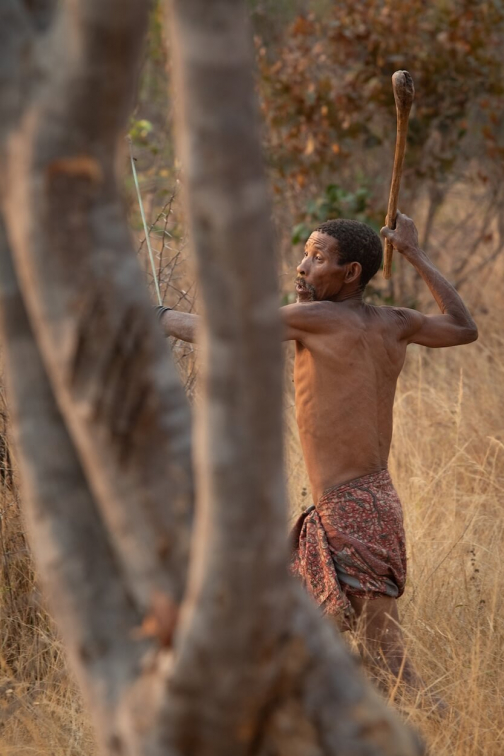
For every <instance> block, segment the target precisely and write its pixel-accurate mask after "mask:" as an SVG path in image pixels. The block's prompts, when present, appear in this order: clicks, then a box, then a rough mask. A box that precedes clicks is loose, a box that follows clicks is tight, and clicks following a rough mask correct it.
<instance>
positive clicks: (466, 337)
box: [460, 323, 478, 344]
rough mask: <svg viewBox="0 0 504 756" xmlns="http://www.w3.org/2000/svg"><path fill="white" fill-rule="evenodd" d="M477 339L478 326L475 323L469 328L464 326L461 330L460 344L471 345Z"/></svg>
mask: <svg viewBox="0 0 504 756" xmlns="http://www.w3.org/2000/svg"><path fill="white" fill-rule="evenodd" d="M477 338H478V326H477V325H476V323H472V324H471V325H470V326H466V327H465V328H463V329H462V333H461V340H460V343H461V344H472V343H473V341H476V340H477Z"/></svg>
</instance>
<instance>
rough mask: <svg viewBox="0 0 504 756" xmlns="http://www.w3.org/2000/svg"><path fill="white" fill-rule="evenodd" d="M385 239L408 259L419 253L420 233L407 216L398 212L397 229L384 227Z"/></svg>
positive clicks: (382, 232) (382, 231)
mask: <svg viewBox="0 0 504 756" xmlns="http://www.w3.org/2000/svg"><path fill="white" fill-rule="evenodd" d="M380 234H381V236H383V238H384V239H388V240H389V241H391V242H392V245H393V246H394V249H397V251H398V252H400V253H401V254H402V255H404V256H405V257H406V258H410V257H411V256H414V255H415V253H416V252H418V250H419V247H418V231H417V229H416V226H415V224H414V223H413V221H412V220H411V218H408V216H407V215H403V214H402V213H400V212H399V210H398V211H397V217H396V227H395V229H391V228H388V226H384V227H383V228H382V230H381V231H380Z"/></svg>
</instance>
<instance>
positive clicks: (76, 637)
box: [0, 0, 420, 756]
mask: <svg viewBox="0 0 504 756" xmlns="http://www.w3.org/2000/svg"><path fill="white" fill-rule="evenodd" d="M245 6H246V4H245V2H241V3H240V2H237V0H213V2H211V3H208V0H174V2H172V6H171V7H172V16H173V17H172V31H173V48H174V62H175V69H176V77H177V93H178V98H179V113H180V124H179V130H178V133H179V150H180V155H181V157H182V161H183V165H184V170H185V175H186V184H187V190H188V207H189V215H190V223H191V229H192V234H193V239H194V247H195V253H196V258H197V263H198V271H199V278H200V284H201V290H202V295H203V301H204V308H205V328H204V333H203V362H204V367H203V402H202V407H201V410H200V411H199V414H198V417H197V421H196V427H197V432H196V473H197V483H198V486H197V490H198V507H197V521H196V528H195V534H194V537H193V540H192V549H191V556H192V558H191V564H190V579H189V585H188V589H187V592H186V597H185V601H184V604H183V607H182V618H181V621H180V622H179V624H178V627H177V632H176V636H175V642H174V645H173V647H172V648H169V647H168V646H169V644H170V642H171V634H172V631H173V626H174V624H175V620H176V618H177V607H178V605H179V603H180V601H181V598H182V596H183V593H184V587H185V575H186V565H187V555H188V544H189V525H190V513H191V504H192V486H193V482H192V470H191V446H190V432H189V414H188V408H187V403H186V401H185V397H184V396H183V392H182V389H181V386H180V384H179V381H178V378H177V376H176V373H175V370H174V367H173V363H172V361H171V360H170V359H169V356H168V355H167V354H166V350H165V347H164V346H163V342H162V339H161V335H160V333H158V332H157V329H156V325H155V321H154V318H153V316H152V313H151V311H150V305H149V301H148V298H147V294H146V293H145V287H144V286H143V282H142V279H141V273H140V270H139V267H138V265H137V262H136V259H135V255H134V251H133V249H132V246H131V242H130V239H129V235H128V232H127V228H126V225H125V222H124V218H123V213H122V209H121V203H120V199H119V194H118V190H117V186H116V177H115V170H114V161H115V155H116V151H117V144H118V140H119V139H120V136H121V132H122V129H123V128H124V120H125V117H126V115H127V112H128V108H129V106H130V103H131V94H132V87H133V81H134V74H135V71H136V67H137V64H138V59H139V54H140V51H141V42H142V38H143V34H144V30H145V27H146V19H147V12H148V6H147V4H146V3H145V2H144V0H129V2H128V3H126V4H125V3H123V2H120V1H119V0H68V2H67V3H65V4H61V5H60V4H58V5H57V11H55V10H54V9H52V7H51V4H50V3H46V4H44V3H43V2H41V3H39V4H35V5H34V6H33V7H34V8H35V9H36V12H35V11H33V10H31V11H30V12H28V11H27V10H26V8H25V4H24V3H22V2H16V0H6V2H5V3H4V4H3V5H2V7H1V9H0V30H3V32H4V33H5V30H6V29H7V30H8V34H7V38H6V39H5V40H3V41H4V42H5V44H4V45H3V46H2V45H0V103H2V105H1V106H0V108H1V109H2V110H3V104H4V103H8V104H9V107H10V109H8V110H6V112H5V113H4V112H2V113H0V115H2V117H4V118H3V120H2V119H0V124H1V125H0V128H1V129H2V131H1V132H0V135H1V137H2V143H3V147H2V148H1V149H2V156H3V157H4V165H5V166H6V170H5V172H4V174H3V176H2V184H1V193H2V194H1V211H2V216H3V219H4V222H5V229H6V232H5V233H4V229H3V226H2V228H1V229H0V262H1V265H2V269H1V271H0V273H1V310H2V317H1V323H2V334H3V340H4V344H5V346H6V348H7V350H8V360H7V364H8V373H9V391H10V397H11V401H12V403H13V405H14V407H15V423H16V428H17V438H18V444H19V450H20V455H21V465H22V471H23V479H24V481H25V489H24V496H25V507H26V512H27V517H28V521H29V523H30V533H31V540H32V544H33V548H34V552H35V555H36V557H37V564H38V567H39V570H40V572H41V575H42V578H43V580H44V582H45V585H46V591H47V592H48V594H49V597H50V599H51V606H52V610H53V612H54V616H55V618H56V621H57V622H58V624H59V626H60V628H61V632H62V635H63V638H64V640H65V643H66V645H67V647H68V649H69V651H70V660H71V662H72V664H73V667H74V669H75V671H76V673H77V675H78V679H79V681H80V684H81V686H82V688H83V690H84V693H85V696H86V700H87V701H88V704H89V706H90V711H91V713H92V716H93V719H94V722H95V724H96V727H97V732H98V735H99V741H100V743H101V746H102V750H103V751H104V752H108V753H110V754H122V756H124V755H127V756H130V755H131V756H133V754H134V755H135V756H144V754H145V756H162V755H164V756H167V755H170V756H206V754H208V756H210V754H215V753H218V754H219V756H227V754H229V755H231V754H233V756H239V754H247V755H248V756H252V755H254V754H258V755H259V754H260V755H264V756H267V755H268V756H277V755H278V756H284V755H285V756H297V754H299V756H301V754H307V753H310V754H313V756H315V755H318V754H321V755H322V754H328V755H331V754H338V756H341V755H342V754H354V755H355V756H358V755H359V754H362V755H364V754H366V756H371V755H373V754H376V756H378V755H379V754H397V756H408V755H409V754H417V753H419V752H420V749H419V746H418V744H417V742H416V740H415V739H414V737H413V736H412V735H411V733H409V731H407V730H406V729H405V728H404V727H403V726H402V725H401V724H400V723H399V722H398V720H397V719H396V717H395V716H394V715H393V714H392V713H391V712H389V711H388V710H387V709H386V707H385V705H384V704H383V703H382V702H381V700H380V699H379V698H378V697H377V695H376V694H374V693H373V692H372V691H371V690H370V688H369V687H368V685H367V684H366V683H365V681H364V679H363V677H362V676H361V674H360V672H359V671H358V669H357V668H356V665H355V664H354V662H353V661H352V660H351V659H350V657H349V656H348V654H347V653H346V651H345V650H344V647H343V645H342V643H341V641H340V640H339V638H337V637H336V635H335V633H334V631H333V630H332V628H331V627H330V626H329V624H327V623H325V622H323V621H322V620H321V618H320V617H319V615H318V612H317V610H316V609H315V607H314V606H313V605H312V604H311V602H310V601H309V600H308V598H307V597H306V596H305V595H304V594H303V593H302V592H301V590H300V588H299V587H298V586H297V585H296V584H295V583H294V581H293V580H292V579H291V578H290V577H289V576H288V573H287V568H286V564H287V557H288V554H287V544H286V524H287V504H286V496H285V488H284V482H283V461H282V421H281V410H282V385H281V376H282V369H281V351H280V326H279V321H278V316H277V307H278V303H279V297H278V292H277V289H276V283H275V280H276V273H275V268H276V266H275V256H274V249H273V241H272V232H271V223H270V213H271V210H270V206H269V203H268V199H267V190H266V183H265V178H264V173H263V168H262V160H261V153H260V146H259V145H260V142H259V134H258V124H257V108H256V103H255V99H254V95H253V78H252V50H251V44H250V34H249V30H248V26H247V19H246V12H245ZM2 22H3V26H2ZM48 27H50V31H49V33H47V34H46V32H45V30H46V29H47V28H48ZM0 33H2V32H1V31H0ZM1 41H2V40H1V39H0V42H1ZM38 56H40V57H38ZM42 62H43V66H42V65H41V63H42ZM6 72H7V73H6ZM37 77H38V78H37ZM35 84H36V86H35ZM9 247H10V248H11V249H12V258H13V261H14V265H11V257H10V254H9ZM91 546H92V548H91ZM146 611H150V612H151V614H150V616H149V619H151V620H154V625H155V627H156V628H157V632H156V636H157V638H156V639H152V638H151V639H150V640H147V639H138V640H137V639H136V638H138V636H141V635H142V634H141V633H139V632H138V630H139V625H140V623H141V621H142V617H143V616H144V615H145V612H146ZM151 624H152V622H151Z"/></svg>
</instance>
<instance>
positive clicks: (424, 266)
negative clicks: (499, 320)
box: [380, 211, 478, 347]
mask: <svg viewBox="0 0 504 756" xmlns="http://www.w3.org/2000/svg"><path fill="white" fill-rule="evenodd" d="M380 233H381V235H382V236H383V237H384V238H385V239H388V240H389V241H390V242H391V243H392V245H393V246H394V248H395V249H396V250H397V251H398V252H399V253H400V254H401V255H402V256H403V257H404V258H405V259H406V260H408V262H409V263H411V265H413V267H414V268H415V270H416V271H417V272H418V273H419V274H420V275H421V276H422V278H423V280H424V281H425V283H426V284H427V286H428V287H429V289H430V291H431V293H432V296H433V297H434V299H435V300H436V303H437V305H438V307H439V309H440V310H441V312H442V315H422V313H420V312H417V311H416V310H401V311H400V312H401V314H402V315H403V317H404V319H405V332H404V337H405V338H406V339H407V340H408V341H409V342H413V343H415V344H422V345H423V346H428V347H447V346H458V345H461V344H469V343H471V342H472V341H476V339H477V338H478V329H477V327H476V323H475V322H474V320H473V319H472V317H471V315H470V313H469V311H468V309H467V307H466V306H465V304H464V303H463V301H462V299H461V298H460V296H459V294H458V292H457V291H456V289H455V288H454V287H453V286H452V285H451V284H450V283H449V282H448V281H447V280H446V278H444V276H442V275H441V273H440V272H439V271H438V270H437V268H435V267H434V265H433V264H432V263H431V261H430V260H429V258H428V257H427V255H426V254H425V252H424V251H423V250H422V249H420V246H419V243H418V232H417V229H416V226H415V224H414V223H413V221H412V220H411V218H408V216H407V215H403V214H402V213H400V212H399V211H398V212H397V221H396V228H395V229H394V230H392V229H391V228H388V227H387V226H384V227H383V228H382V230H381V232H380Z"/></svg>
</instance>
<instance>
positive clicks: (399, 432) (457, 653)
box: [0, 302, 504, 756]
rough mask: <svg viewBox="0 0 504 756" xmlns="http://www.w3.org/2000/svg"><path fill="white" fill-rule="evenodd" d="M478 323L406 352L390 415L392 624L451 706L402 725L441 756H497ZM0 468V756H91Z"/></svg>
mask: <svg viewBox="0 0 504 756" xmlns="http://www.w3.org/2000/svg"><path fill="white" fill-rule="evenodd" d="M499 304H500V303H498V302H495V305H496V306H498V305H499ZM489 309H490V312H496V310H495V308H494V307H493V306H490V308H489ZM497 311H498V310H497ZM477 319H478V324H479V326H480V340H479V341H478V342H477V343H476V344H473V345H470V346H468V347H462V348H457V349H450V350H438V351H430V350H426V349H422V348H416V347H413V348H411V352H410V354H409V357H408V360H407V364H406V367H405V371H404V373H403V376H402V378H401V381H400V384H399V387H398V392H397V400H396V409H395V434H394V443H393V453H392V458H391V464H390V467H391V473H392V476H393V478H394V480H395V482H396V485H397V487H398V490H399V493H400V495H401V497H402V500H403V504H404V510H405V518H406V531H407V535H408V553H409V578H408V585H407V590H406V594H405V596H404V597H403V598H402V599H401V602H400V611H401V615H402V617H403V621H404V628H405V632H406V635H407V639H408V648H409V651H410V654H411V656H412V658H413V660H414V662H415V664H416V666H417V668H418V670H419V671H420V673H421V674H422V676H423V677H424V679H425V680H426V681H427V682H428V684H429V685H430V686H432V689H433V690H434V691H435V692H436V693H438V694H440V695H441V696H442V697H443V698H444V699H445V700H446V701H447V703H448V704H449V706H450V713H449V714H448V716H447V717H446V718H445V720H444V721H439V720H437V719H436V718H435V717H433V716H432V715H431V713H430V712H429V711H428V709H427V710H426V709H422V707H421V706H420V705H419V704H418V703H417V704H411V705H410V706H409V708H407V709H406V710H403V714H404V716H405V717H407V719H408V720H409V721H410V722H412V723H413V724H414V725H416V726H417V727H418V728H419V729H420V730H421V732H422V733H423V734H424V736H425V738H426V739H427V741H428V742H429V744H430V745H431V748H432V753H433V754H437V756H448V755H450V756H478V754H481V755H482V756H483V754H484V755H485V756H500V754H501V753H502V750H503V747H504V707H503V702H504V602H503V598H502V596H503V593H504V570H503V548H504V547H503V530H504V515H503V512H502V506H503V504H504V389H503V386H504V336H503V335H502V328H501V323H500V322H499V320H498V318H497V317H493V316H492V315H489V314H481V313H480V315H479V316H478V317H477ZM289 396H290V392H289V391H288V392H287V402H286V405H287V406H286V414H287V423H286V426H287V431H286V449H287V455H286V457H287V465H286V466H287V473H288V484H289V493H290V497H291V502H292V507H293V510H294V511H297V510H299V508H300V507H301V506H303V505H305V504H307V503H308V500H307V497H305V496H303V488H304V487H305V486H306V478H305V472H304V467H303V464H302V459H301V455H300V450H299V444H298V440H297V434H296V429H295V421H294V416H293V410H292V406H291V405H292V402H291V400H290V398H289ZM0 452H1V450H0ZM0 456H1V454H0ZM0 463H1V464H0V475H1V474H2V472H3V477H4V478H6V480H5V481H4V483H5V485H4V486H3V489H2V490H3V498H2V500H1V502H0V503H1V513H2V539H1V542H0V549H1V557H2V565H3V580H2V583H1V593H0V622H1V625H0V755H1V756H15V755H16V756H17V755H19V756H21V755H22V756H25V755H28V754H37V756H49V754H51V756H63V755H65V756H92V755H93V754H94V753H95V751H94V747H93V741H92V734H91V731H90V727H89V724H88V722H87V720H86V716H85V713H84V712H83V711H82V707H81V704H80V700H79V697H78V695H77V693H76V691H75V688H74V685H73V684H72V682H71V681H70V680H69V678H68V675H67V672H66V669H65V664H64V658H63V653H62V649H61V645H60V643H59V641H58V640H57V639H56V637H55V633H54V630H53V628H52V627H51V625H50V623H49V621H48V619H47V616H46V615H45V613H44V611H43V609H42V607H41V604H40V598H39V595H38V592H37V590H36V588H35V587H34V583H33V575H32V572H31V566H30V562H29V559H28V554H27V552H26V548H25V544H24V538H23V535H22V524H21V521H20V517H19V511H18V504H17V501H16V492H15V490H12V488H9V479H8V478H9V476H8V469H9V461H8V459H5V453H4V454H3V457H2V459H0ZM6 473H7V474H6Z"/></svg>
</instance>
